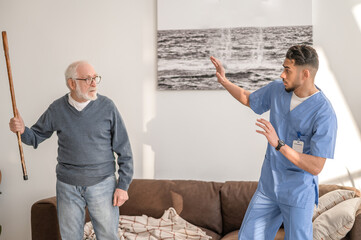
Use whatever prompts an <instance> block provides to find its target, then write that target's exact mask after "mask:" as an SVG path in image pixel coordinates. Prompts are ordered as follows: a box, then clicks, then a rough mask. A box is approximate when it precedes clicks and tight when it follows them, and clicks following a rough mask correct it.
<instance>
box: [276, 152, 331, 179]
mask: <svg viewBox="0 0 361 240" xmlns="http://www.w3.org/2000/svg"><path fill="white" fill-rule="evenodd" d="M280 152H281V153H282V154H283V155H284V156H285V157H286V158H287V159H288V160H289V161H290V162H292V163H293V164H295V165H296V166H297V167H299V168H301V169H303V170H305V171H307V172H309V173H311V174H312V175H318V174H319V173H320V172H321V171H322V169H323V166H324V165H325V161H326V158H322V157H315V156H312V155H309V154H304V153H299V152H297V151H295V150H294V149H292V148H291V147H289V146H288V145H285V146H283V147H281V149H280Z"/></svg>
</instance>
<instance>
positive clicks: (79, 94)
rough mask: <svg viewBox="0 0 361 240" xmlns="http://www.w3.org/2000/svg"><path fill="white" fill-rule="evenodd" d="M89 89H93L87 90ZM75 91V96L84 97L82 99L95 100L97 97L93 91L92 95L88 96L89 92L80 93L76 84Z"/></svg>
mask: <svg viewBox="0 0 361 240" xmlns="http://www.w3.org/2000/svg"><path fill="white" fill-rule="evenodd" d="M91 90H94V89H92V88H90V89H89V91H91ZM75 93H76V96H77V97H78V98H80V99H84V100H87V101H88V100H92V101H95V100H97V98H98V95H97V94H96V93H95V95H94V96H90V95H89V93H82V92H81V90H80V87H79V85H78V84H76V89H75Z"/></svg>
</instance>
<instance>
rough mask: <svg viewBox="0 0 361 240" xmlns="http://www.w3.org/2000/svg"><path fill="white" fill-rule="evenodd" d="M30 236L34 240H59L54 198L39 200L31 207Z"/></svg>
mask: <svg viewBox="0 0 361 240" xmlns="http://www.w3.org/2000/svg"><path fill="white" fill-rule="evenodd" d="M31 235H32V239H36V240H61V238H60V232H59V223H58V218H57V212H56V197H51V198H46V199H42V200H39V201H37V202H36V203H34V204H33V206H32V207H31Z"/></svg>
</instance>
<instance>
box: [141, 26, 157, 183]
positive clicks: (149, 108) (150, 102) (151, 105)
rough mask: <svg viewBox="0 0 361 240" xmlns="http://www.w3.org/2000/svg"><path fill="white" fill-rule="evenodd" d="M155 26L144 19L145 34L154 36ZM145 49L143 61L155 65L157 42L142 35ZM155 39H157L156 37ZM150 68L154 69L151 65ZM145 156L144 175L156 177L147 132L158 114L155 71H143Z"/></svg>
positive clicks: (145, 176)
mask: <svg viewBox="0 0 361 240" xmlns="http://www.w3.org/2000/svg"><path fill="white" fill-rule="evenodd" d="M154 28H155V26H152V25H151V23H150V22H149V21H147V20H146V19H145V20H144V21H143V31H142V35H143V36H152V35H153V31H154ZM142 39H143V42H142V46H143V51H142V62H143V64H144V65H148V66H153V65H154V60H155V59H154V58H155V56H156V52H155V51H156V50H155V49H156V46H155V45H156V43H155V41H154V42H153V41H149V38H148V37H142ZM154 40H155V39H154ZM150 69H154V67H151V68H150ZM142 74H143V76H142V77H143V89H142V91H143V95H142V97H143V129H142V132H143V139H144V140H145V143H144V144H143V156H142V177H143V178H147V179H154V172H155V153H154V151H153V149H152V147H151V146H150V145H149V143H147V132H148V130H149V129H148V125H149V123H150V122H151V121H152V120H153V119H154V118H155V115H156V96H155V94H156V92H155V91H154V80H153V77H154V73H153V72H146V71H145V72H143V73H142Z"/></svg>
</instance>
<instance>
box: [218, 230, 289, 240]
mask: <svg viewBox="0 0 361 240" xmlns="http://www.w3.org/2000/svg"><path fill="white" fill-rule="evenodd" d="M238 232H239V231H233V232H230V233H228V234H227V235H226V236H224V237H223V238H222V240H238ZM284 238H285V231H284V229H283V228H281V229H280V230H278V232H277V234H276V237H275V239H274V240H283V239H284Z"/></svg>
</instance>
